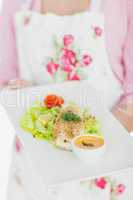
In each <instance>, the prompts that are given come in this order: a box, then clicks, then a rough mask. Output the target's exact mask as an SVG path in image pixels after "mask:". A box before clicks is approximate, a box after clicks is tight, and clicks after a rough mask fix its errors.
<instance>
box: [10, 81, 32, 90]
mask: <svg viewBox="0 0 133 200" xmlns="http://www.w3.org/2000/svg"><path fill="white" fill-rule="evenodd" d="M29 85H30V82H29V81H27V80H22V79H14V80H10V81H9V83H8V85H7V87H8V88H9V89H12V90H13V89H14V90H15V89H21V88H24V87H28V86H29Z"/></svg>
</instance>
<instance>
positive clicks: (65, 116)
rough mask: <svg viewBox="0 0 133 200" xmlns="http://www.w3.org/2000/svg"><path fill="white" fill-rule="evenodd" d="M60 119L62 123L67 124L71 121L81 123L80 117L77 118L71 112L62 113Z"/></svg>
mask: <svg viewBox="0 0 133 200" xmlns="http://www.w3.org/2000/svg"><path fill="white" fill-rule="evenodd" d="M62 119H63V120H64V121H68V122H71V121H73V122H80V121H81V118H80V116H78V115H76V114H74V113H72V112H66V113H63V114H62Z"/></svg>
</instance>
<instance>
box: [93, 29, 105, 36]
mask: <svg viewBox="0 0 133 200" xmlns="http://www.w3.org/2000/svg"><path fill="white" fill-rule="evenodd" d="M94 33H95V35H96V36H97V37H101V36H102V33H103V30H102V29H101V28H100V27H98V26H96V27H94Z"/></svg>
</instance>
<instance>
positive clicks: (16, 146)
mask: <svg viewBox="0 0 133 200" xmlns="http://www.w3.org/2000/svg"><path fill="white" fill-rule="evenodd" d="M15 149H16V152H17V153H21V150H22V144H21V142H20V139H19V138H18V137H16V140H15Z"/></svg>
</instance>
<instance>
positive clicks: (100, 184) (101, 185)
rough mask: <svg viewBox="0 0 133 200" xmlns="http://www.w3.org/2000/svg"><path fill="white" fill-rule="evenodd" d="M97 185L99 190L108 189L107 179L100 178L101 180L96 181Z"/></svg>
mask: <svg viewBox="0 0 133 200" xmlns="http://www.w3.org/2000/svg"><path fill="white" fill-rule="evenodd" d="M95 184H96V186H97V187H98V188H100V189H102V190H103V189H105V188H106V185H107V181H106V179H105V178H103V177H102V178H99V179H96V180H95Z"/></svg>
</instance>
